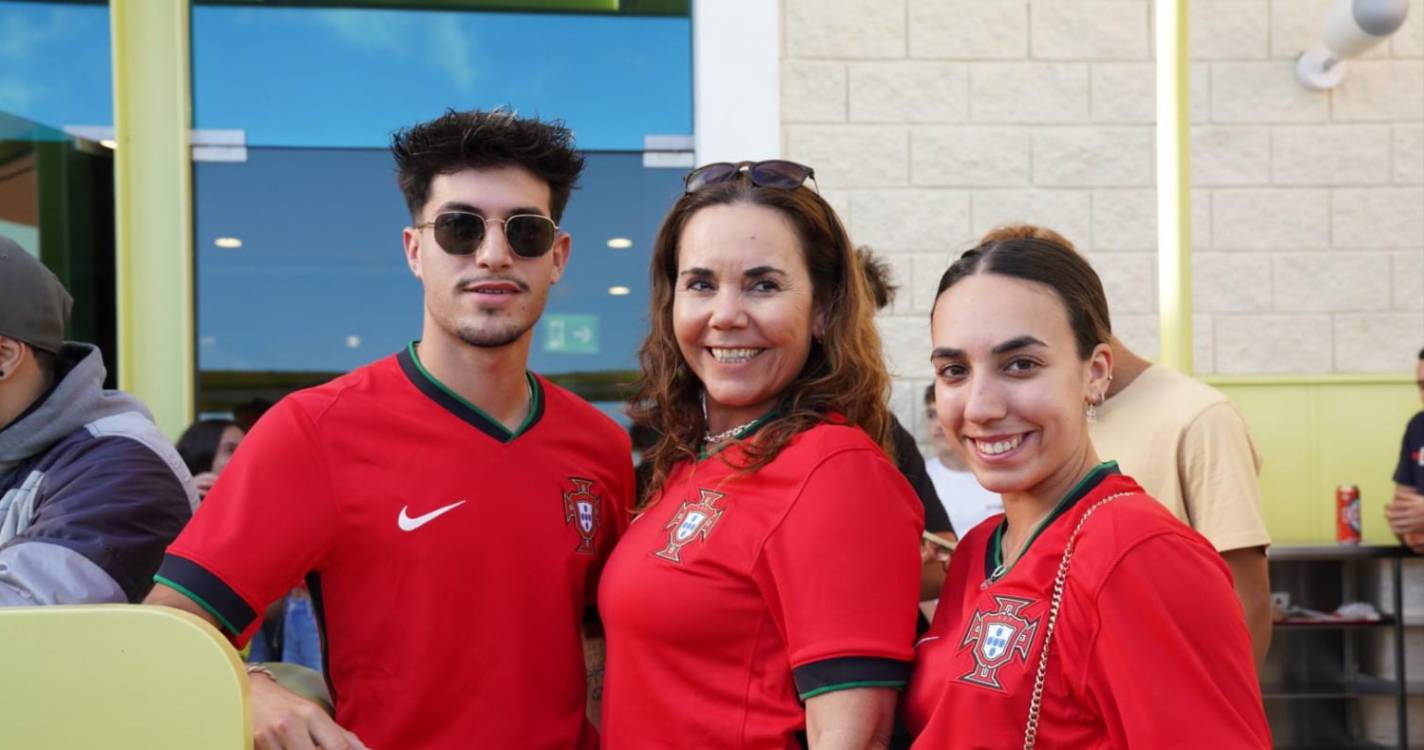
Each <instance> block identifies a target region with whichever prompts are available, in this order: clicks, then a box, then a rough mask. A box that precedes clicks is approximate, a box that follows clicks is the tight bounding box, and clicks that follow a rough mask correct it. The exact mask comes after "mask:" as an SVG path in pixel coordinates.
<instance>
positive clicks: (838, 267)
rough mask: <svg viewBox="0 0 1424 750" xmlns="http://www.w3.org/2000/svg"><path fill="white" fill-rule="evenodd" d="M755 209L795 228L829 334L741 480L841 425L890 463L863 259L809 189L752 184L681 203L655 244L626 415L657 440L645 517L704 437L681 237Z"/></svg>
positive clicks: (753, 447)
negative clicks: (812, 434)
mask: <svg viewBox="0 0 1424 750" xmlns="http://www.w3.org/2000/svg"><path fill="white" fill-rule="evenodd" d="M736 204H750V205H754V206H763V207H765V208H769V209H772V210H774V211H777V212H778V213H780V214H781V215H782V216H783V217H785V218H786V220H787V221H789V222H790V223H791V225H792V226H793V227H795V228H796V233H797V236H798V238H799V239H800V240H801V251H802V253H804V256H805V260H806V267H807V270H808V271H809V272H810V274H811V286H812V289H813V297H814V300H815V304H816V306H817V307H818V308H820V309H822V310H824V311H825V314H826V325H825V333H824V334H823V335H822V336H821V337H820V340H819V341H817V342H815V343H813V344H812V346H811V351H810V353H809V354H808V356H807V360H806V364H805V365H804V366H803V367H802V369H801V372H800V374H798V375H797V377H796V379H795V380H793V381H792V382H791V384H790V385H789V386H788V387H787V389H786V393H785V399H784V402H783V405H782V407H781V411H780V414H779V415H778V416H776V417H775V418H773V419H772V420H771V421H769V422H767V424H766V425H765V426H763V427H762V428H761V429H760V430H759V431H758V432H757V439H756V440H748V441H745V442H742V443H741V445H742V446H743V449H744V461H739V463H737V464H736V469H737V470H738V472H741V473H750V472H754V471H756V470H757V469H759V468H761V467H763V466H765V465H767V464H768V463H770V462H771V461H772V459H774V458H776V456H777V455H778V454H779V453H780V452H781V450H782V449H783V448H785V447H786V445H787V444H788V443H790V442H791V439H792V438H793V437H795V436H796V435H797V434H798V433H800V432H802V431H804V430H807V429H809V428H811V427H814V426H815V425H817V424H819V423H821V422H824V421H826V420H827V419H828V418H829V417H830V415H831V414H833V413H835V414H839V415H841V417H840V418H841V419H842V420H843V421H844V423H845V424H849V425H853V426H855V427H859V428H861V429H862V430H864V431H865V433H866V434H867V435H869V436H870V439H871V440H874V441H875V442H876V443H878V444H879V445H880V447H881V449H883V450H884V451H885V453H886V455H888V456H890V457H891V458H892V459H893V458H894V456H895V452H894V447H893V444H892V442H891V438H890V409H889V407H888V406H886V403H885V399H886V397H887V396H888V395H889V392H890V375H889V373H888V372H886V369H885V359H884V357H883V356H882V355H881V351H880V334H879V333H878V332H877V331H876V329H875V322H874V318H875V301H874V297H873V294H872V292H871V289H870V283H869V281H868V280H867V279H866V277H865V270H864V268H863V267H862V265H861V258H859V257H858V256H857V255H856V254H855V250H854V248H853V246H852V245H851V243H850V237H848V236H847V235H846V231H845V228H844V227H843V226H842V225H841V221H840V219H839V218H838V217H837V216H836V212H835V210H834V209H832V208H831V206H830V204H829V203H827V202H826V200H825V199H824V198H822V197H821V196H820V195H818V194H816V192H815V191H813V190H811V189H810V188H807V187H799V188H795V189H792V190H784V189H780V188H770V187H764V188H763V187H756V186H754V185H752V184H751V182H749V181H748V180H746V179H745V178H742V179H736V180H731V181H728V182H723V183H719V184H715V185H710V186H708V187H705V188H703V189H701V190H698V191H697V192H694V193H687V194H684V195H683V196H682V197H681V198H679V199H678V201H677V203H675V204H673V207H672V210H671V211H670V212H669V213H668V215H667V217H666V218H665V219H664V220H663V225H662V228H661V229H660V230H658V235H657V239H656V240H655V241H654V243H653V258H652V279H651V294H650V296H651V303H652V309H651V312H650V315H649V331H648V336H647V338H646V339H644V341H643V346H642V348H641V349H640V350H639V352H638V361H639V362H640V363H641V364H642V369H643V372H642V377H641V378H640V379H639V380H638V384H637V393H636V394H635V395H634V397H633V399H632V403H631V406H630V408H629V415H630V416H631V417H632V418H633V421H634V422H637V423H641V424H644V425H646V426H648V427H650V428H652V429H653V430H654V431H656V432H657V434H658V440H657V442H656V443H655V444H654V445H653V447H652V448H650V449H648V450H646V451H644V452H643V460H644V462H645V464H647V465H651V467H652V468H651V469H649V470H648V474H649V480H648V483H647V485H646V487H645V488H644V490H643V493H642V495H641V496H640V497H639V498H638V507H639V508H642V507H646V505H647V504H648V503H649V502H651V501H652V500H653V498H654V497H655V496H656V495H657V493H658V490H659V488H661V486H662V484H663V482H664V481H665V480H666V479H667V477H668V475H669V474H670V473H671V472H672V468H673V466H674V465H675V464H676V463H677V462H679V461H684V460H695V459H696V458H697V455H698V449H699V448H700V447H701V444H702V442H701V439H700V436H701V435H702V433H703V431H704V430H705V429H706V428H707V425H706V423H705V421H704V420H703V416H702V407H701V395H702V382H701V381H700V380H698V379H697V376H696V375H695V374H693V372H692V369H691V368H690V367H688V365H687V362H686V360H684V359H683V357H682V351H681V350H680V349H679V348H678V345H677V336H676V334H675V333H674V331H673V320H672V317H673V315H672V313H673V299H674V287H675V286H676V281H677V254H678V243H679V242H680V241H681V239H682V230H683V228H684V227H686V226H687V223H688V221H690V220H691V218H692V216H693V215H694V214H696V213H697V212H698V211H701V210H702V209H704V208H707V207H709V206H723V205H736Z"/></svg>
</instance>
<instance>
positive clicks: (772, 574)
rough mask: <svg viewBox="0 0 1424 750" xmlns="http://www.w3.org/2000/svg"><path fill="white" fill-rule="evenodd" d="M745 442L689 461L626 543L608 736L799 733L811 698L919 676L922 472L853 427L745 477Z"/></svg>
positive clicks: (624, 739)
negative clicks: (905, 469) (916, 477)
mask: <svg viewBox="0 0 1424 750" xmlns="http://www.w3.org/2000/svg"><path fill="white" fill-rule="evenodd" d="M740 452H741V449H740V448H739V447H737V446H732V447H730V448H728V449H727V450H726V451H724V452H723V453H722V454H719V455H716V456H713V457H710V458H705V459H703V460H701V461H697V462H685V463H682V464H680V465H678V466H677V467H675V468H674V470H673V472H672V474H671V475H670V476H669V477H668V479H667V481H666V483H665V484H664V485H663V490H662V492H661V493H660V496H659V497H658V498H657V499H656V500H655V502H654V504H652V505H650V506H649V507H648V509H647V510H646V511H645V512H644V513H643V514H642V515H641V516H639V517H638V518H637V519H636V520H635V521H634V522H633V524H632V525H631V526H630V527H629V530H628V533H627V534H626V535H625V536H624V537H623V540H622V541H621V542H619V545H618V548H617V549H616V550H615V551H614V553H613V556H612V557H611V558H609V561H608V569H607V571H606V572H605V573H604V575H603V583H602V587H601V589H600V591H599V606H600V609H601V612H602V614H603V626H604V632H605V633H606V635H607V638H608V671H607V678H606V680H605V682H604V696H603V736H604V747H605V748H608V750H628V748H698V749H699V750H713V749H716V748H748V749H752V748H755V749H758V750H760V749H766V750H785V749H786V748H799V747H802V745H801V744H800V740H799V739H798V736H799V735H800V734H801V733H802V732H804V730H805V726H806V719H805V709H804V706H803V702H804V701H805V700H807V699H809V698H812V697H814V696H816V695H820V694H822V693H825V692H830V691H833V690H838V689H842V688H850V687H870V686H888V687H900V686H902V685H903V684H904V682H905V680H906V679H907V678H908V675H909V666H910V664H909V662H910V659H911V655H912V646H913V642H914V636H915V608H916V599H917V598H918V592H919V579H920V561H919V536H920V530H921V528H922V527H923V525H924V516H923V513H924V511H923V510H922V509H921V506H920V502H919V500H918V499H917V498H916V496H915V493H914V491H913V490H912V489H911V488H910V485H909V484H908V483H907V482H906V481H905V478H904V477H903V476H902V475H901V474H900V472H899V471H898V470H897V469H896V468H895V465H894V464H893V463H891V462H890V460H889V459H888V458H887V457H886V456H885V453H884V451H882V450H881V449H880V448H879V446H877V445H876V444H875V443H874V442H873V441H871V440H870V438H869V437H867V436H866V434H865V433H864V432H862V431H861V430H859V429H856V428H853V427H846V426H840V425H831V424H822V425H819V426H817V427H813V428H811V429H809V430H807V431H805V432H803V433H802V434H800V435H798V436H796V437H795V438H793V439H792V440H791V442H789V443H788V444H787V446H786V447H785V448H784V449H783V450H782V451H781V453H780V455H778V456H777V457H776V459H775V460H773V461H772V462H771V463H770V464H768V465H766V466H764V467H762V468H761V469H759V470H757V471H756V472H754V473H751V474H745V475H741V476H737V475H736V470H735V469H734V468H732V466H729V465H728V462H727V461H724V460H723V459H724V457H725V458H729V459H732V460H733V461H734V462H740V461H739V459H740V456H739V454H740Z"/></svg>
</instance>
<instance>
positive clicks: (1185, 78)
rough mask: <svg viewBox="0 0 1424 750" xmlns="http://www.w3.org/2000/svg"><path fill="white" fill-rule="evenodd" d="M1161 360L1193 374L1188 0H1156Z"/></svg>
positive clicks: (1158, 269) (1158, 265) (1158, 267)
mask: <svg viewBox="0 0 1424 750" xmlns="http://www.w3.org/2000/svg"><path fill="white" fill-rule="evenodd" d="M1156 11H1157V13H1156V16H1157V37H1156V39H1157V45H1156V47H1157V294H1158V309H1159V313H1158V314H1159V316H1160V318H1161V339H1162V350H1161V354H1160V355H1159V359H1158V361H1160V362H1161V363H1162V364H1164V365H1167V366H1168V367H1171V368H1173V369H1175V370H1179V371H1181V372H1184V373H1186V374H1188V375H1190V374H1191V372H1192V221H1191V217H1192V190H1191V169H1190V162H1189V146H1190V137H1191V119H1190V116H1189V112H1190V110H1191V92H1190V87H1189V81H1190V73H1191V69H1190V66H1189V63H1188V59H1187V0H1157V6H1156Z"/></svg>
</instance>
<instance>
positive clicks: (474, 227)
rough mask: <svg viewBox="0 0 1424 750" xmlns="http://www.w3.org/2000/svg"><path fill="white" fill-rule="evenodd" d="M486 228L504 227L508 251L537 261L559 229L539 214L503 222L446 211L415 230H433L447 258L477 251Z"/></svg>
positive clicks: (517, 217)
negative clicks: (493, 226) (491, 226)
mask: <svg viewBox="0 0 1424 750" xmlns="http://www.w3.org/2000/svg"><path fill="white" fill-rule="evenodd" d="M490 224H503V225H504V238H505V241H507V242H508V243H509V249H510V250H513V251H514V254H515V255H518V256H519V257H521V258H538V257H539V256H541V255H543V254H545V253H547V252H549V250H550V249H552V248H553V247H554V240H555V239H556V238H557V237H558V236H559V225H557V224H555V223H554V220H553V219H550V218H549V217H547V216H540V215H539V214H515V215H513V216H511V217H509V218H507V219H487V218H485V217H483V216H480V215H479V214H472V213H470V212H468V211H446V212H444V213H441V214H438V215H436V217H435V218H434V219H432V220H430V221H427V222H425V223H423V224H416V225H415V228H416V229H424V228H426V227H433V228H434V234H435V242H436V244H438V245H440V249H441V250H444V251H445V252H447V253H449V254H451V255H470V254H471V253H473V252H475V251H476V250H478V249H479V247H480V244H481V243H483V242H484V241H485V235H486V234H488V233H489V225H490Z"/></svg>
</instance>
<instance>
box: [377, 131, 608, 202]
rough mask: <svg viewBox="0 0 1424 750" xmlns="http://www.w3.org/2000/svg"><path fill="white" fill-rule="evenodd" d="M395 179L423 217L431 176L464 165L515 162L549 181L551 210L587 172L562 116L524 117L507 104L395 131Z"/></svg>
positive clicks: (452, 171) (480, 165)
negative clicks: (581, 173) (553, 118)
mask: <svg viewBox="0 0 1424 750" xmlns="http://www.w3.org/2000/svg"><path fill="white" fill-rule="evenodd" d="M391 154H392V155H393V156H395V159H396V182H397V183H398V184H399V185H400V189H401V193H402V194H404V195H405V204H406V207H407V208H409V209H410V215H411V216H412V217H413V218H416V219H419V217H420V211H421V209H423V208H425V202H426V201H428V200H429V199H430V181H431V180H433V179H435V175H438V174H451V173H454V172H457V171H459V170H461V169H467V168H468V169H481V168H484V167H500V166H507V165H517V166H521V167H524V168H525V169H527V170H529V171H530V172H532V173H533V174H534V175H535V176H537V177H539V178H540V179H542V180H544V181H545V182H547V183H549V214H550V217H549V218H551V219H553V220H554V222H555V223H558V221H559V219H560V217H562V216H563V214H564V207H565V206H566V205H568V202H569V193H571V192H572V191H573V189H574V186H575V184H576V183H577V182H578V177H579V173H580V172H582V171H583V155H582V154H580V153H579V152H578V151H575V150H574V135H573V132H571V131H570V130H569V129H568V128H567V127H565V126H564V123H563V121H562V120H551V121H548V122H545V121H543V120H539V119H535V118H533V117H520V116H518V115H516V114H514V113H513V112H511V111H509V110H507V109H492V110H488V111H484V110H471V111H469V112H457V111H455V110H453V109H448V110H446V111H445V114H443V115H441V116H439V117H437V118H435V119H434V120H430V121H429V122H422V123H420V124H418V125H414V126H412V127H409V128H402V129H400V130H398V131H396V133H395V135H393V136H391Z"/></svg>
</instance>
